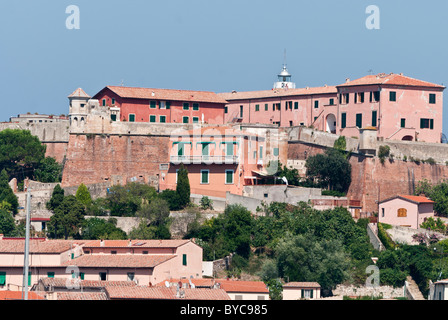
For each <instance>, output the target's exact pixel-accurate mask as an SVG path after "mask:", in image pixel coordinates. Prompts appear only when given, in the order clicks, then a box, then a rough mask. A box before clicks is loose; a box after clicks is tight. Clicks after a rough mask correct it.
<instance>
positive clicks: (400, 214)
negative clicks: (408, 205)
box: [397, 208, 408, 218]
mask: <svg viewBox="0 0 448 320" xmlns="http://www.w3.org/2000/svg"><path fill="white" fill-rule="evenodd" d="M407 213H408V211H407V210H406V209H405V208H400V209H398V210H397V217H398V218H405V217H406V216H407Z"/></svg>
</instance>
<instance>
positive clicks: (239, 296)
mask: <svg viewBox="0 0 448 320" xmlns="http://www.w3.org/2000/svg"><path fill="white" fill-rule="evenodd" d="M235 300H243V295H242V294H236V295H235Z"/></svg>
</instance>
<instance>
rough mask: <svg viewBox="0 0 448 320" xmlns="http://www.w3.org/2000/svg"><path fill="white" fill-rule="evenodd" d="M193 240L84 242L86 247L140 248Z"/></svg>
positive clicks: (173, 244) (172, 245)
mask: <svg viewBox="0 0 448 320" xmlns="http://www.w3.org/2000/svg"><path fill="white" fill-rule="evenodd" d="M190 241H191V240H131V241H129V240H104V241H103V244H101V240H90V241H88V242H86V243H85V244H84V246H83V247H84V248H96V247H98V248H100V247H101V248H120V247H139V248H177V247H180V246H181V245H184V244H186V243H188V242H190Z"/></svg>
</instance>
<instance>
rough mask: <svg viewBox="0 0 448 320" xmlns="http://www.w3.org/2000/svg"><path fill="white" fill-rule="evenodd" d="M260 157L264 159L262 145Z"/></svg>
mask: <svg viewBox="0 0 448 320" xmlns="http://www.w3.org/2000/svg"><path fill="white" fill-rule="evenodd" d="M260 159H263V147H260Z"/></svg>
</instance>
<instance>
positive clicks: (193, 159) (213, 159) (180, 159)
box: [170, 155, 239, 164]
mask: <svg viewBox="0 0 448 320" xmlns="http://www.w3.org/2000/svg"><path fill="white" fill-rule="evenodd" d="M170 162H171V163H173V164H180V163H183V164H201V163H205V164H212V163H215V164H235V163H239V156H219V155H218V156H170Z"/></svg>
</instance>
